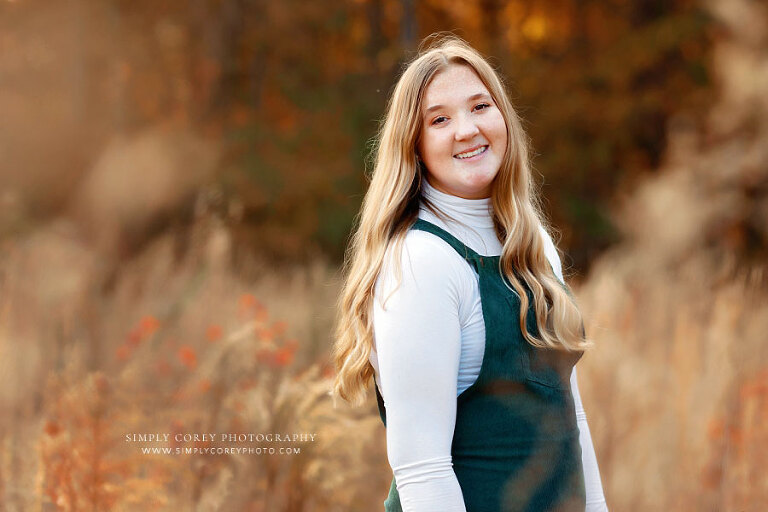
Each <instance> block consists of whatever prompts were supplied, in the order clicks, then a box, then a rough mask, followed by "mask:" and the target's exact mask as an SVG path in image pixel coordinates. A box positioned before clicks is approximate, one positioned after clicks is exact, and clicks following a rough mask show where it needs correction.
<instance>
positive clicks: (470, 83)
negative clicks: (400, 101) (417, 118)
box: [417, 64, 507, 199]
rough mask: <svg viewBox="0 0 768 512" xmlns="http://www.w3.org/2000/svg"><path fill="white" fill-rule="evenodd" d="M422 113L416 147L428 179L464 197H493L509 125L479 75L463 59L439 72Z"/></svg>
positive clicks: (424, 103) (424, 101)
mask: <svg viewBox="0 0 768 512" xmlns="http://www.w3.org/2000/svg"><path fill="white" fill-rule="evenodd" d="M421 113H422V128H421V133H420V136H419V142H418V145H417V146H418V148H417V149H418V152H419V155H420V156H421V159H422V161H423V162H424V165H425V166H426V168H427V181H428V182H429V184H430V185H432V186H433V187H435V188H436V189H437V190H440V191H441V192H445V193H446V194H451V195H454V196H458V197H463V198H466V199H481V198H485V197H490V196H491V183H492V182H493V179H494V178H495V177H496V174H497V173H498V172H499V167H500V166H501V162H502V159H503V158H504V153H505V152H506V150H507V125H506V123H505V122H504V118H503V117H502V115H501V112H500V111H499V109H498V108H497V107H496V103H495V102H494V101H493V98H492V97H491V95H490V93H489V92H488V89H487V88H486V87H485V85H484V84H483V82H482V81H481V80H480V78H479V77H478V76H477V74H476V73H475V72H474V71H473V70H472V68H470V67H469V66H466V65H461V64H451V65H450V66H448V67H447V68H446V69H444V70H443V71H440V72H439V73H437V74H436V75H435V76H434V78H433V79H432V81H431V82H430V84H429V85H428V86H427V88H426V90H425V91H424V98H423V101H422V105H421Z"/></svg>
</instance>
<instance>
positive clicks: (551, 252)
mask: <svg viewBox="0 0 768 512" xmlns="http://www.w3.org/2000/svg"><path fill="white" fill-rule="evenodd" d="M542 234H543V235H542V236H543V237H544V245H545V252H546V255H547V259H548V260H549V262H550V264H551V265H552V270H554V272H555V275H556V276H557V278H558V279H560V281H561V282H565V278H564V277H563V269H562V264H561V263H560V257H559V256H558V254H557V249H556V248H555V244H554V243H553V242H552V239H551V238H550V237H549V235H548V234H547V233H546V231H544V230H543V229H542ZM571 393H572V394H573V403H574V406H575V409H576V421H577V424H578V426H579V444H581V463H582V466H584V485H585V487H586V492H587V508H586V512H607V511H608V505H607V504H606V502H605V496H604V495H603V484H602V482H601V480H600V470H599V468H598V466H597V456H596V455H595V447H594V445H593V444H592V436H591V435H590V433H589V424H588V423H587V413H586V412H584V406H583V405H582V403H581V394H580V393H579V382H578V379H577V376H576V367H575V366H574V367H573V372H572V373H571Z"/></svg>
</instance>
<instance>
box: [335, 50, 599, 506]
mask: <svg viewBox="0 0 768 512" xmlns="http://www.w3.org/2000/svg"><path fill="white" fill-rule="evenodd" d="M377 142H378V145H377V148H376V163H375V167H374V169H373V176H372V179H371V183H370V187H369V189H368V192H367V194H366V196H365V199H364V201H363V206H362V212H361V215H360V221H359V227H358V228H357V230H356V232H355V234H354V237H353V240H352V243H351V246H350V250H349V253H348V258H347V261H346V266H345V284H344V289H343V293H342V296H341V298H340V302H339V322H338V327H337V333H336V334H337V338H336V344H335V347H334V355H333V357H334V361H335V364H336V368H337V370H338V375H337V377H336V382H335V392H336V393H337V394H338V395H339V396H341V397H342V398H344V399H345V400H348V401H350V402H352V403H355V404H359V403H361V402H362V400H363V399H364V395H365V389H366V386H367V384H368V383H369V382H370V380H371V377H374V378H375V379H374V380H375V389H376V396H377V399H378V405H379V411H380V414H381V418H382V421H383V422H384V424H385V426H386V432H387V456H388V459H389V463H390V465H391V466H392V470H393V473H394V479H393V481H392V486H391V488H390V492H389V496H388V497H387V500H386V501H385V503H384V509H385V511H387V512H393V511H401V510H402V511H406V512H454V511H455V512H463V511H469V512H502V511H503V512H513V511H514V512H516V511H530V512H534V511H535V512H541V511H576V510H578V511H583V510H585V509H586V510H588V511H604V510H607V508H606V505H605V499H604V498H603V491H602V485H601V482H600V474H599V471H598V467H597V460H596V458H595V453H594V449H593V446H592V441H591V438H590V434H589V427H588V426H587V420H586V416H585V414H584V410H583V408H582V406H581V399H580V397H579V391H578V386H577V380H576V370H575V367H574V365H575V363H576V362H577V361H578V360H579V358H580V357H581V355H582V354H583V352H584V350H585V349H587V348H588V347H589V346H590V345H591V343H590V342H589V341H588V340H587V339H586V338H585V334H584V331H583V324H582V317H581V314H580V312H579V310H578V308H577V306H576V304H575V303H574V301H573V297H572V296H571V294H570V291H569V288H568V286H567V285H566V284H565V283H564V280H563V275H562V272H561V266H560V260H559V257H558V253H557V249H556V248H555V246H554V244H553V242H552V240H551V239H550V236H549V235H548V232H547V230H546V225H545V223H544V218H543V215H542V213H541V210H540V209H539V205H538V199H537V196H536V193H535V189H534V183H533V181H532V179H531V167H530V163H529V156H528V146H527V137H526V135H525V133H524V131H523V129H522V126H521V123H520V120H519V118H518V116H517V114H516V112H515V110H514V109H513V107H512V104H511V102H510V101H509V99H508V97H507V94H506V92H505V90H504V87H503V85H502V83H501V81H500V79H499V77H498V75H497V74H496V72H495V71H494V70H493V68H492V67H491V66H490V65H489V64H488V63H487V62H486V61H485V60H484V59H483V58H482V57H481V56H480V55H479V54H478V53H477V52H476V51H475V50H474V49H472V48H471V47H470V46H469V45H467V44H466V43H465V42H463V41H462V40H460V39H458V38H455V37H449V38H443V39H440V40H437V41H436V43H433V44H432V46H431V47H428V48H426V49H424V50H422V51H421V52H420V54H419V55H418V56H417V57H416V58H415V59H414V60H413V61H412V62H411V63H410V64H409V65H408V66H407V68H406V69H405V71H404V72H403V74H402V76H401V77H400V79H399V81H398V83H397V85H396V87H395V89H394V92H393V94H392V96H391V98H390V101H389V105H388V108H387V113H386V117H385V119H384V122H383V124H382V127H381V130H380V133H379V135H378V139H377Z"/></svg>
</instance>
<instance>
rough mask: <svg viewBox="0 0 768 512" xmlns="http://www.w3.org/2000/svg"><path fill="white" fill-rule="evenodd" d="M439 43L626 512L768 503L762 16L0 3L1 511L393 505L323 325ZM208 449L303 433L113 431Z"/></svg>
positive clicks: (429, 0) (694, 5) (241, 0)
mask: <svg viewBox="0 0 768 512" xmlns="http://www.w3.org/2000/svg"><path fill="white" fill-rule="evenodd" d="M446 30H449V31H453V32H454V33H455V34H458V35H460V36H462V37H464V38H465V39H467V40H468V41H469V42H470V43H471V44H473V45H474V46H475V47H476V48H478V49H479V50H480V51H482V52H483V53H484V54H486V55H488V56H490V58H491V62H492V63H493V64H494V66H496V67H497V68H498V69H499V70H500V71H501V73H502V75H503V76H504V77H505V79H506V82H507V86H508V89H509V92H510V95H511V97H512V99H513V102H514V103H515V105H516V107H517V108H518V110H519V112H520V114H521V115H522V117H523V118H524V119H525V126H526V128H527V129H528V131H529V133H530V135H531V137H532V139H533V145H534V148H535V159H534V166H535V171H536V181H537V183H538V184H539V185H540V188H541V193H542V196H543V198H544V204H545V206H546V208H547V214H548V215H549V217H550V219H551V221H552V223H553V224H554V225H555V226H556V227H557V229H558V230H559V233H558V235H559V242H558V245H559V247H560V248H561V249H562V250H563V251H564V266H565V268H566V271H567V273H568V274H569V279H570V283H571V284H572V286H573V287H574V289H575V291H576V295H577V298H578V300H579V304H580V306H581V308H582V310H583V312H584V314H585V320H586V326H587V332H588V334H589V335H590V336H592V337H593V338H594V339H595V341H596V343H597V347H596V348H595V349H594V350H593V351H592V352H590V353H588V354H587V355H586V356H585V357H584V358H583V359H582V363H581V364H580V365H579V369H580V373H579V378H580V387H581V391H582V395H583V399H584V404H585V409H586V411H587V416H588V419H589V423H590V427H591V429H592V436H593V440H594V443H595V446H596V452H597V456H598V460H599V464H600V470H601V473H602V479H603V486H604V489H605V495H606V498H607V502H608V505H609V507H610V508H611V510H620V511H634V510H707V511H709V510H712V511H715V510H717V511H720V510H723V511H730V510H734V511H737V510H738V511H753V510H755V511H756V510H763V508H762V507H764V506H765V503H768V473H766V472H765V471H764V469H763V467H762V464H763V462H764V461H765V458H766V457H767V456H768V343H767V342H768V339H767V338H768V335H767V334H766V333H768V286H767V282H768V281H767V277H766V264H767V263H768V144H766V140H768V99H766V98H768V95H766V91H768V8H767V7H766V5H765V3H763V2H758V1H756V0H708V1H703V0H701V1H697V0H671V1H657V0H647V1H634V2H632V1H626V0H606V1H600V2H597V1H591V0H582V1H576V0H519V1H517V0H466V1H464V2H454V1H448V0H343V1H330V0H315V1H313V2H299V1H286V2H267V1H265V0H187V1H182V0H163V1H161V2H159V1H156V0H153V1H148V0H132V1H128V0H98V1H97V0H67V1H60V0H59V1H55V0H0V509H1V510H9V511H26V510H46V511H48V510H98V511H101V510H142V511H148V510H172V509H173V510H201V511H202V510H227V511H229V510H244V511H269V512H271V511H285V512H298V511H318V512H319V511H344V512H346V511H360V512H364V511H370V510H381V509H382V503H383V501H384V499H385V497H386V493H387V491H388V489H389V483H390V481H391V469H390V468H389V465H388V463H387V459H386V445H385V431H384V427H383V425H381V421H380V419H379V417H378V413H377V411H376V408H375V399H373V392H372V391H371V399H370V400H369V401H368V405H367V406H366V407H362V408H356V409H355V408H351V407H348V406H346V405H344V404H336V406H334V404H333V403H332V402H331V400H330V397H329V396H328V391H329V389H330V384H331V380H332V376H333V373H332V369H331V368H330V365H329V361H328V355H329V349H330V345H331V342H332V339H331V330H332V325H333V315H334V301H335V300H336V297H337V294H338V291H339V285H340V274H339V269H340V265H341V261H342V258H343V254H344V249H345V247H346V243H347V237H348V235H349V233H350V229H351V227H352V225H353V221H354V216H355V214H356V213H357V211H358V208H359V206H360V202H361V200H362V197H363V194H364V192H365V189H366V184H367V181H366V172H367V171H370V168H371V162H370V159H369V150H370V147H371V137H372V136H373V135H374V133H375V131H376V128H377V126H378V122H379V120H380V119H381V117H382V115H383V111H384V107H385V102H386V100H387V97H388V95H389V93H390V91H391V88H392V86H393V85H394V83H395V81H396V79H397V76H398V73H399V71H400V70H401V67H402V65H403V62H405V61H406V60H407V59H409V58H410V57H412V56H413V54H414V51H415V50H416V48H417V47H418V44H419V42H420V41H421V39H422V38H423V37H425V36H426V35H428V34H430V33H432V32H435V31H446ZM202 432H286V433H294V432H297V433H300V432H309V433H315V434H316V440H315V441H313V442H310V443H305V444H303V445H302V446H301V448H302V449H301V453H300V454H296V455H292V456H278V455H261V456H256V455H232V454H225V455H222V454H217V455H194V456H191V455H190V456H187V455H180V456H177V455H167V454H162V453H155V454H152V453H142V452H141V451H140V449H139V447H138V446H137V443H129V442H127V441H126V439H125V435H126V434H134V433H136V434H140V433H170V434H171V435H172V436H171V437H172V438H173V434H174V433H202ZM150 444H151V443H148V445H150ZM182 444H183V445H185V446H195V447H201V448H204V447H206V446H207V447H210V446H216V444H215V443H214V444H213V445H211V443H210V442H199V443H182ZM176 445H178V443H175V442H174V441H171V443H170V444H169V443H156V444H154V445H153V446H164V447H175V446H176ZM240 446H247V445H240Z"/></svg>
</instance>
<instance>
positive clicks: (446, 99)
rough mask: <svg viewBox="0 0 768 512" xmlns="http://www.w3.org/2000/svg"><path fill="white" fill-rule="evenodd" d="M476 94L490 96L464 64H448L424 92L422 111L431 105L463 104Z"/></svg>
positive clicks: (471, 70)
mask: <svg viewBox="0 0 768 512" xmlns="http://www.w3.org/2000/svg"><path fill="white" fill-rule="evenodd" d="M477 93H485V94H488V95H490V93H489V92H488V89H487V88H486V87H485V84H483V82H482V80H480V77H478V76H477V73H475V71H474V70H473V69H472V68H471V67H469V66H467V65H464V64H450V65H449V66H448V67H447V68H445V69H443V70H442V71H440V72H438V73H437V74H436V75H435V76H434V77H433V78H432V81H431V82H430V83H429V85H428V86H427V88H426V89H425V90H424V97H423V99H422V104H421V108H422V110H423V109H425V108H428V107H429V106H431V105H435V104H443V105H447V104H449V103H452V102H463V101H466V99H467V98H469V97H470V96H472V95H473V94H477Z"/></svg>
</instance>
